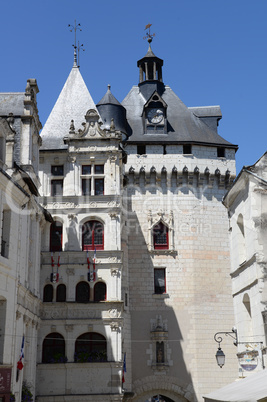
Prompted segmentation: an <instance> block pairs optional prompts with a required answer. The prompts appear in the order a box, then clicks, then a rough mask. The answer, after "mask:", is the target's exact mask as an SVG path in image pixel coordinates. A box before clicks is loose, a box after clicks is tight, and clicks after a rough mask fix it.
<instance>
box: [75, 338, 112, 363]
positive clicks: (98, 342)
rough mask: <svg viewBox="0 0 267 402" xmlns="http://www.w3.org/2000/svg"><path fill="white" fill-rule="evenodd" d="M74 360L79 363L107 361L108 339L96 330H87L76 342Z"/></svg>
mask: <svg viewBox="0 0 267 402" xmlns="http://www.w3.org/2000/svg"><path fill="white" fill-rule="evenodd" d="M74 361H75V362H77V363H90V362H105V361H107V341H106V338H105V337H104V336H103V335H100V334H98V333H96V332H86V333H85V334H83V335H81V336H79V338H77V339H76V342H75V354H74Z"/></svg>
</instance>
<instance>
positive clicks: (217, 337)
mask: <svg viewBox="0 0 267 402" xmlns="http://www.w3.org/2000/svg"><path fill="white" fill-rule="evenodd" d="M221 334H223V335H226V336H228V335H229V336H230V337H231V338H233V339H234V345H235V346H237V344H238V338H237V329H236V328H235V327H233V328H232V331H231V332H216V334H215V335H214V340H215V341H216V342H217V343H218V344H219V347H218V350H217V353H216V355H215V357H216V361H217V364H218V366H219V367H220V368H222V366H223V365H224V363H225V354H224V353H223V351H222V349H221V342H222V340H223V338H222V337H221V336H220V335H221Z"/></svg>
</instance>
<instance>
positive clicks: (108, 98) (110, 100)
mask: <svg viewBox="0 0 267 402" xmlns="http://www.w3.org/2000/svg"><path fill="white" fill-rule="evenodd" d="M107 104H111V105H119V106H121V104H120V102H119V101H118V100H117V99H116V98H115V96H114V95H113V94H112V93H111V90H110V85H109V86H108V90H107V92H106V93H105V95H104V96H103V98H102V99H101V100H100V101H99V102H98V104H97V105H96V106H98V105H107Z"/></svg>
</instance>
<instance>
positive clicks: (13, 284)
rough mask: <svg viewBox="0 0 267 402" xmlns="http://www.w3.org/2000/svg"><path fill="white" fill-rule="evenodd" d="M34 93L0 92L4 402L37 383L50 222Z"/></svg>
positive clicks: (31, 84) (0, 392)
mask: <svg viewBox="0 0 267 402" xmlns="http://www.w3.org/2000/svg"><path fill="white" fill-rule="evenodd" d="M37 93H38V86H37V83H36V81H35V80H32V79H30V80H28V81H27V86H26V90H25V92H24V93H1V94H0V216H1V220H0V234H1V255H0V330H1V332H0V400H2V401H5V402H6V401H9V396H10V391H11V390H12V392H13V393H14V395H15V397H16V400H20V399H21V388H22V381H23V379H24V380H26V379H27V381H28V383H29V385H31V386H32V390H33V392H34V386H35V381H36V350H37V333H38V329H39V325H40V306H41V303H42V302H41V297H40V290H39V289H40V286H39V281H40V248H41V230H42V228H43V227H45V224H46V222H47V221H50V222H52V218H51V217H50V216H49V214H48V212H47V211H45V210H44V209H43V208H42V207H41V206H40V204H39V203H38V195H39V193H38V188H39V186H40V183H39V179H38V170H39V162H38V161H39V146H40V145H41V138H40V135H39V131H40V129H41V123H40V121H39V117H38V110H37V104H36V95H37ZM23 345H24V346H23ZM23 352H24V356H25V358H23V357H22V354H23ZM20 360H21V362H22V364H23V365H24V367H23V369H22V367H21V366H19V365H18V362H19V361H20ZM17 367H19V369H18V368H17Z"/></svg>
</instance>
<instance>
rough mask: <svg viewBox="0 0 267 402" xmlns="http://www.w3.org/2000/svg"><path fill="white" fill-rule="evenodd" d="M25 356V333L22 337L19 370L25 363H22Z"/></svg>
mask: <svg viewBox="0 0 267 402" xmlns="http://www.w3.org/2000/svg"><path fill="white" fill-rule="evenodd" d="M23 358H24V335H23V338H22V343H21V349H20V356H19V361H18V363H17V368H18V369H19V370H22V369H23V363H22V359H23Z"/></svg>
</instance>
